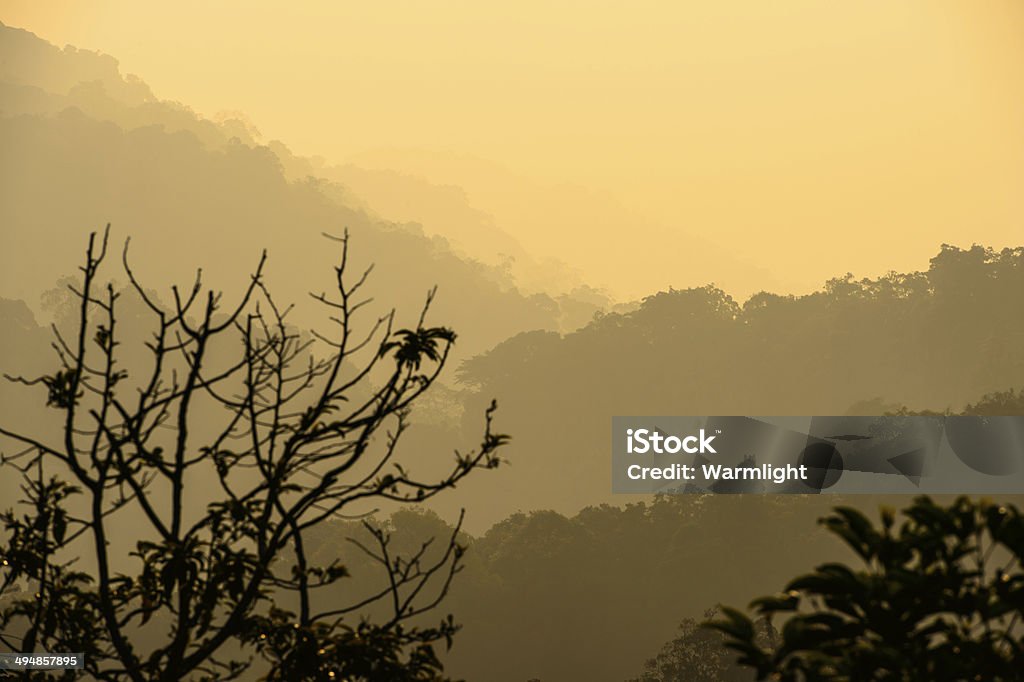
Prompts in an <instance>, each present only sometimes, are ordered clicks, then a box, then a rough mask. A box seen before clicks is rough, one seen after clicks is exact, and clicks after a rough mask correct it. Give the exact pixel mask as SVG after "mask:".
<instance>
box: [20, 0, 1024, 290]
mask: <svg viewBox="0 0 1024 682" xmlns="http://www.w3.org/2000/svg"><path fill="white" fill-rule="evenodd" d="M2 6H3V11H2V14H0V19H2V20H3V21H4V22H5V23H8V24H10V25H14V26H20V27H23V28H27V29H29V30H31V31H33V32H35V33H37V34H38V35H40V36H41V37H43V38H45V39H47V40H50V41H51V42H54V43H57V44H59V45H63V44H65V43H71V44H74V45H76V46H78V47H82V48H89V49H98V50H101V51H104V52H107V53H110V54H112V55H114V56H116V57H117V58H118V59H119V60H120V62H121V65H122V69H123V70H124V71H125V72H129V73H136V74H138V75H140V76H141V77H142V78H143V79H144V80H145V81H147V82H148V83H149V84H150V85H151V86H152V88H153V89H154V91H155V92H156V94H157V95H158V96H159V97H162V98H166V99H173V100H178V101H181V102H184V103H186V104H188V105H190V106H192V107H194V108H195V109H197V110H198V111H199V112H201V113H203V114H207V115H213V114H215V113H216V112H218V111H221V110H239V111H242V112H245V113H246V114H247V116H248V117H249V118H250V119H251V121H252V122H253V123H254V124H255V125H256V126H257V127H258V128H259V129H260V130H261V131H262V132H263V133H264V135H265V136H266V137H267V138H268V139H270V138H276V139H281V140H283V141H285V142H286V143H287V144H289V145H290V146H291V147H292V148H293V149H294V150H295V151H297V152H299V153H302V154H310V155H312V154H318V155H322V156H324V157H326V158H327V159H329V160H331V161H346V160H350V159H357V160H359V161H360V162H361V163H364V164H366V165H374V164H377V165H405V166H407V169H409V170H414V171H417V172H420V173H423V174H425V175H428V176H430V177H433V178H434V179H436V180H439V181H445V182H453V183H458V184H462V185H464V186H466V188H467V190H469V193H470V198H471V199H474V198H475V200H476V201H477V203H478V204H480V207H481V208H484V209H486V210H490V211H492V212H494V213H495V214H497V215H498V217H499V219H501V218H502V217H503V216H502V211H513V212H514V208H515V206H517V205H518V204H521V203H523V197H519V196H507V194H506V195H504V196H503V194H502V192H503V188H502V187H500V186H498V187H496V186H489V185H488V182H489V180H488V177H487V176H486V175H478V174H475V173H474V172H472V164H466V163H461V162H451V161H450V159H451V158H453V157H465V156H471V157H477V158H481V159H487V160H489V161H494V162H497V163H499V164H501V165H503V166H505V167H507V168H508V169H511V170H512V171H513V172H514V173H516V174H520V175H521V176H523V177H524V178H529V179H530V181H531V182H539V183H551V184H557V183H572V184H574V185H581V186H584V187H587V188H590V189H594V190H598V191H603V192H610V193H611V195H612V196H614V198H615V200H616V201H619V202H621V203H622V205H623V206H625V207H626V209H627V210H628V211H629V212H632V213H633V214H635V215H636V216H637V219H636V220H637V224H638V225H640V227H635V226H626V227H630V229H631V232H629V233H627V234H632V235H638V236H640V237H641V238H642V239H648V240H651V241H652V243H655V244H656V249H657V250H658V251H659V252H660V254H661V258H662V260H661V265H660V266H659V267H661V268H662V270H665V271H664V272H660V271H659V272H660V274H658V275H657V277H654V278H650V277H647V275H648V274H650V273H645V274H643V275H638V274H636V272H635V269H633V273H632V274H631V272H630V268H623V269H622V271H615V269H614V268H613V267H612V266H611V264H612V263H613V262H614V258H613V257H612V255H610V253H609V252H608V250H607V249H605V256H604V257H603V260H602V258H601V257H597V256H594V257H593V258H588V257H586V256H581V258H577V259H576V260H575V261H574V262H577V263H581V264H582V265H584V266H585V268H590V272H585V273H584V274H589V275H591V276H592V277H593V278H594V279H595V280H596V281H598V282H599V283H604V284H608V285H611V286H612V287H613V288H614V289H615V290H616V291H618V292H620V293H623V294H636V293H642V290H643V289H644V288H647V287H649V286H652V285H664V286H667V285H668V284H671V283H672V273H671V272H669V271H668V270H670V269H671V264H672V262H679V261H685V260H687V259H693V258H700V253H699V252H698V253H694V252H693V249H687V245H688V243H689V242H687V241H686V239H687V235H695V234H698V235H702V236H703V237H704V238H705V239H707V240H709V241H711V242H714V243H715V244H717V245H718V246H720V247H724V248H726V249H728V250H729V251H730V252H731V253H733V254H734V255H735V256H736V257H737V258H740V259H743V260H746V261H748V262H750V263H753V264H756V265H759V266H762V267H764V268H767V269H769V270H771V271H772V273H773V275H775V278H776V280H777V281H779V282H783V283H785V284H786V285H788V286H791V287H793V288H794V289H800V288H806V287H808V286H813V285H815V284H820V282H821V278H823V277H824V276H827V275H829V274H839V273H841V272H845V271H847V270H853V271H855V272H856V273H858V274H864V275H873V274H878V273H879V272H883V271H885V270H888V269H910V268H920V267H925V266H926V265H927V258H928V257H929V256H930V255H933V254H934V253H935V252H936V250H937V248H938V244H939V243H941V242H953V243H957V244H961V245H965V244H969V243H971V242H974V241H978V242H982V243H987V244H992V245H995V246H1003V245H1010V244H1020V243H1022V242H1024V2H1021V0H970V1H967V0H956V1H943V0H913V1H911V0H907V1H898V2H894V1H892V0H858V1H857V2H835V1H825V0H818V1H811V0H779V1H773V2H766V1H765V0H747V1H743V2H739V1H735V0H702V1H701V2H693V1H679V2H666V1H664V0H663V1H660V2H651V1H649V0H631V1H630V2H612V1H609V0H588V1H586V2H584V1H578V2H567V1H565V0H543V1H540V0H519V1H517V2H498V1H481V0H451V1H433V2H426V1H414V0H406V1H396V0H380V1H377V2H362V1H361V2H348V1H336V0H319V1H309V2H301V1H300V2H288V3H277V2H275V3H266V2H254V1H252V0H249V1H247V2H236V1H230V2H228V1H218V2H198V1H195V0H178V1H177V2H173V3H149V2H133V1H129V0H124V1H121V0H106V1H101V0H97V1H95V2H80V1H79V2H39V1H38V0H33V1H21V0H15V1H13V2H12V1H10V0H5V1H4V2H3V5H2ZM424 150H427V151H429V152H431V154H423V153H422V152H423V151H424ZM413 152H415V153H413ZM569 212H570V213H571V211H569ZM505 218H506V220H505V221H504V222H503V223H502V226H503V227H505V228H506V229H508V230H509V231H511V232H514V233H515V232H517V231H518V233H519V236H521V237H522V238H523V241H524V243H525V244H526V245H527V246H528V247H531V246H532V247H533V248H536V249H538V250H540V251H546V253H543V254H542V255H551V254H557V253H559V252H568V251H571V250H573V249H575V250H587V249H592V250H600V247H599V246H595V245H594V244H595V243H597V242H600V243H607V242H608V241H609V237H610V235H607V234H601V235H594V234H593V230H592V229H591V228H590V227H588V224H589V223H590V222H591V221H590V220H587V219H584V220H581V221H580V222H579V223H578V224H573V221H572V220H571V217H570V218H568V219H566V216H562V215H560V216H559V222H558V225H557V226H551V225H547V224H546V223H545V218H543V217H540V218H538V219H537V221H535V223H534V224H531V225H523V224H521V221H522V216H518V217H516V219H515V220H513V219H512V216H511V214H509V215H508V216H505ZM517 221H519V222H520V224H518V226H517V224H516V223H517ZM600 229H601V230H607V229H611V228H609V227H601V228H600ZM666 235H668V236H666ZM673 235H678V239H676V237H675V236H673ZM595 237H596V239H595ZM622 239H623V240H625V239H627V237H626V236H623V237H622ZM665 240H667V241H665ZM615 249H616V250H619V251H621V245H618V246H616V247H615ZM665 254H669V256H670V257H666V256H665ZM570 260H571V259H570ZM599 270H600V272H598V271H599ZM659 283H660V284H659ZM744 284H746V285H750V286H752V287H753V286H754V285H752V284H750V283H743V284H740V285H738V286H739V287H740V288H741V289H742V288H744Z"/></svg>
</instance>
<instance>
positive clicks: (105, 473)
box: [0, 226, 506, 682]
mask: <svg viewBox="0 0 1024 682" xmlns="http://www.w3.org/2000/svg"><path fill="white" fill-rule="evenodd" d="M334 239H336V240H337V241H339V242H340V251H341V255H340V262H339V264H338V265H337V267H336V268H335V273H334V274H335V277H334V282H333V284H334V287H335V288H334V291H333V292H332V294H331V295H325V294H318V295H315V296H314V298H316V299H317V300H318V301H319V302H320V303H321V304H323V305H324V306H326V307H327V308H328V309H329V310H330V311H331V320H332V321H333V331H332V333H330V334H321V333H318V332H312V333H311V334H301V333H299V332H298V331H297V330H296V329H294V328H292V327H290V326H289V325H288V324H286V317H287V315H288V311H289V310H290V308H288V309H283V308H281V307H279V306H278V305H277V304H276V303H275V302H274V300H273V298H272V297H271V295H270V293H269V291H268V290H267V288H266V286H265V284H264V279H263V270H264V264H265V262H266V254H264V255H263V257H262V258H261V260H260V263H259V266H258V267H257V269H256V271H255V273H254V274H253V275H252V277H251V281H250V282H249V283H248V286H247V289H246V290H245V292H244V295H242V296H241V300H240V302H239V303H238V304H237V305H236V306H234V307H233V308H230V309H226V310H225V309H224V308H222V304H221V296H220V295H219V294H214V293H213V292H211V291H208V292H207V293H205V294H203V293H202V292H203V289H202V287H201V282H200V276H199V275H197V277H196V282H195V284H194V286H193V287H192V289H191V290H190V291H188V292H182V291H179V290H178V289H177V288H174V289H172V293H173V305H169V306H164V305H163V304H161V303H160V302H159V301H158V300H157V297H156V296H154V295H153V294H152V293H150V292H148V291H147V290H146V289H145V288H144V287H143V286H142V285H141V284H140V282H139V280H138V279H137V278H136V275H135V273H134V272H133V270H132V269H131V267H130V265H129V261H128V243H127V242H126V243H125V248H124V256H123V262H124V271H125V274H126V275H127V278H128V280H129V282H130V286H128V287H127V288H125V289H124V290H121V291H119V290H117V289H116V288H115V287H114V286H113V285H112V284H101V283H100V282H99V281H98V271H99V269H100V266H101V264H102V262H103V261H104V258H105V257H106V255H107V247H108V241H109V226H108V229H107V230H106V231H105V232H104V233H103V235H102V236H97V235H96V234H93V235H92V236H91V237H90V240H89V247H88V252H87V257H86V261H85V265H84V266H83V267H82V268H81V270H82V279H81V283H80V285H79V286H77V287H74V288H73V291H74V294H75V295H76V296H77V299H78V304H77V308H78V315H77V317H78V325H77V330H76V336H75V337H74V338H68V337H67V335H66V334H61V333H60V332H59V331H58V330H57V329H56V328H55V330H54V331H55V334H56V341H55V343H54V348H55V349H56V351H57V354H58V357H59V360H60V368H59V369H58V370H57V371H56V372H55V373H53V374H50V375H46V376H41V377H33V378H23V377H17V378H13V379H14V380H15V381H19V382H21V383H23V384H26V385H28V386H37V385H38V386H43V387H45V388H46V390H47V405H48V406H50V407H52V408H53V409H54V410H57V411H58V412H59V415H60V423H61V426H60V428H59V431H60V433H59V437H47V436H45V435H43V436H40V435H34V434H30V433H25V432H23V431H22V430H19V429H17V428H13V427H9V426H7V425H4V426H2V427H0V434H3V435H4V436H6V437H7V439H8V444H10V443H11V442H17V443H18V444H19V445H18V447H17V452H14V453H13V454H8V456H6V457H5V458H4V460H3V464H4V466H5V467H6V468H7V470H8V471H13V469H11V467H16V468H17V469H18V470H20V471H21V475H22V476H23V478H24V484H23V486H22V490H23V499H21V500H19V501H18V502H17V503H16V504H15V506H14V508H12V509H11V510H9V511H7V512H6V513H4V514H3V516H2V520H3V522H4V524H5V531H6V532H5V537H4V540H3V544H2V545H0V552H2V555H0V559H2V563H3V566H2V569H0V570H2V573H0V630H2V631H3V632H2V633H0V641H2V642H3V643H4V644H5V645H6V646H7V647H9V648H10V649H11V650H14V651H69V652H70V651H75V652H85V654H86V664H87V670H88V672H89V673H90V674H91V675H93V676H94V677H96V678H98V679H105V680H123V679H128V680H134V681H139V682H141V681H142V680H178V679H182V678H192V677H195V678H203V679H232V678H236V677H238V676H239V675H240V674H241V673H242V672H243V671H245V670H247V669H248V668H249V667H250V666H251V665H252V664H253V660H254V658H255V656H254V652H258V654H259V656H260V657H261V658H262V659H264V660H265V662H266V663H265V664H264V665H265V666H266V667H268V668H269V671H270V672H269V678H270V679H280V680H299V679H325V680H327V679H351V680H355V679H373V680H382V679H388V680H432V679H438V678H439V676H440V674H441V665H440V663H439V661H438V659H437V657H436V655H435V653H434V645H435V644H437V643H438V642H441V641H447V643H448V644H450V642H451V637H452V635H453V634H454V633H455V631H456V630H457V626H456V625H455V624H454V622H453V621H452V619H451V617H450V616H449V617H447V618H446V619H444V620H442V621H441V623H440V624H439V625H437V626H435V627H422V626H417V625H414V624H411V623H410V619H412V618H414V617H416V616H418V615H420V614H422V613H424V612H425V611H427V610H429V609H431V608H433V607H435V606H436V605H437V604H438V603H439V602H440V601H441V600H442V599H443V597H444V596H445V594H446V593H447V591H448V588H449V586H450V584H451V580H452V577H453V576H454V574H455V573H456V572H457V571H458V570H459V568H460V566H461V559H462V552H463V548H462V547H461V546H460V545H459V543H458V542H457V538H456V536H457V533H458V525H456V528H455V532H453V534H452V535H451V537H449V538H448V539H447V546H446V547H444V548H443V551H441V552H437V551H434V550H432V551H431V552H430V553H428V552H427V545H424V546H423V548H422V549H421V550H420V551H419V552H416V553H414V554H413V555H412V556H406V557H401V556H396V555H395V552H394V551H393V550H392V548H391V546H390V537H389V535H388V534H387V533H386V532H385V531H383V530H380V529H379V528H378V527H376V526H372V525H370V524H367V528H368V529H369V530H370V532H371V537H372V538H373V540H374V542H373V544H372V545H367V544H364V543H355V546H357V547H358V548H359V550H360V551H362V552H365V553H366V555H367V556H369V557H371V558H372V560H373V561H374V562H376V564H379V566H380V568H381V569H382V570H383V571H384V573H385V575H386V580H385V581H384V583H385V584H386V587H385V588H383V589H382V590H381V591H379V592H377V593H374V594H362V595H357V596H356V597H354V598H353V599H352V601H351V603H347V604H337V603H327V604H325V603H321V602H322V600H318V599H317V598H316V594H317V590H318V588H320V587H323V586H325V585H329V584H332V583H334V582H336V581H338V580H340V579H342V578H343V577H344V576H345V575H346V572H345V569H344V567H343V566H342V565H341V564H340V563H337V562H335V563H331V564H329V565H314V564H313V562H311V561H310V559H309V557H308V556H307V554H306V552H305V550H304V544H303V543H304V537H305V536H306V535H307V534H308V533H309V532H310V530H311V529H314V528H315V527H317V526H318V524H321V523H323V522H325V521H327V520H329V519H332V518H334V517H337V516H341V515H343V514H344V515H346V516H348V515H351V514H352V513H354V510H355V511H357V512H358V511H362V510H365V509H367V508H368V506H372V505H373V503H374V502H378V503H387V502H393V503H399V504H401V503H408V502H419V501H423V500H426V499H428V498H430V497H432V496H434V495H436V494H438V493H440V492H441V491H443V490H446V489H448V488H451V487H453V486H454V485H455V484H456V483H458V482H459V481H460V480H462V479H463V478H465V477H466V476H467V475H469V474H470V473H471V472H472V471H474V470H476V469H478V468H482V467H483V468H493V467H496V466H497V465H498V464H499V461H500V460H499V458H498V455H497V451H498V449H499V447H500V446H501V445H502V444H503V443H504V442H505V440H506V436H504V435H500V434H497V433H494V432H492V430H491V418H492V413H493V410H494V404H493V403H492V405H491V408H490V409H489V410H488V411H487V414H486V420H485V428H484V434H483V439H482V443H481V444H480V446H479V447H478V448H477V449H475V450H473V451H471V452H470V453H469V454H460V453H458V452H456V455H455V461H454V463H453V464H452V465H451V466H450V467H447V466H446V467H445V469H444V470H443V471H441V472H439V473H437V475H436V476H435V477H432V478H429V479H428V478H419V477H417V476H414V475H413V474H412V473H411V471H410V470H409V469H408V468H405V467H403V466H402V465H401V464H400V463H399V462H398V457H397V450H398V443H399V439H400V436H401V435H402V433H403V432H404V431H405V429H406V426H407V423H408V422H407V417H408V414H409V410H410V408H411V406H412V405H413V403H414V402H415V401H416V399H417V398H418V397H420V396H421V395H423V393H424V391H426V390H427V389H428V388H429V387H430V386H431V384H432V383H433V382H434V381H435V380H436V379H437V377H438V375H439V373H440V372H441V370H442V368H443V367H444V365H445V362H446V359H447V358H448V353H449V350H450V349H451V347H452V344H453V343H454V341H455V334H454V333H453V332H452V331H451V330H449V329H446V328H443V327H429V326H427V325H426V322H425V318H426V313H427V309H428V308H429V307H430V303H431V300H432V298H433V292H431V293H430V294H429V295H428V297H427V303H426V305H425V306H424V309H423V313H422V314H421V315H420V317H419V322H418V324H417V325H416V327H415V328H411V329H400V330H397V331H395V330H393V324H394V312H392V313H391V314H389V315H386V316H384V317H381V318H379V319H377V320H376V321H375V322H374V323H373V324H372V325H370V326H369V328H368V330H367V333H366V334H364V335H362V336H359V337H357V336H356V330H355V328H354V325H353V319H354V316H355V315H356V313H357V312H358V311H359V310H360V309H361V308H362V307H363V306H364V304H365V303H367V302H368V301H367V300H357V297H358V296H360V295H361V289H362V287H363V285H364V284H365V282H366V280H367V276H368V275H369V272H370V271H369V270H367V271H366V272H364V273H362V275H361V276H359V277H357V278H354V279H350V278H349V276H348V273H347V271H346V268H347V265H348V246H349V241H348V235H347V233H346V235H345V237H344V238H340V239H339V238H334ZM125 294H130V295H132V296H137V297H138V298H139V299H141V302H142V304H144V309H146V310H147V311H148V312H147V315H150V314H151V316H152V319H153V320H154V326H153V327H152V331H153V334H152V337H151V338H150V339H149V340H148V341H146V343H145V348H146V351H145V353H144V356H145V357H146V361H147V363H148V364H149V367H148V368H146V369H145V371H142V369H141V368H139V369H136V368H135V366H134V365H135V364H137V363H122V362H121V353H120V352H119V349H120V348H121V347H122V345H123V344H124V343H126V342H125V339H126V338H127V337H128V334H126V333H125V332H123V331H122V326H123V325H121V324H119V311H120V307H119V300H120V299H121V297H122V296H123V295H125ZM130 331H132V332H133V333H136V332H135V331H134V330H130ZM321 349H326V351H322V350H321ZM318 353H320V355H319V356H318ZM129 364H131V365H132V366H131V367H129V366H128V365H129ZM9 378H10V377H9ZM200 491H201V492H200ZM125 519H130V521H131V522H132V523H134V524H136V525H135V526H133V529H134V528H135V527H137V526H138V524H142V525H143V526H144V528H145V530H144V531H142V532H141V533H140V534H136V533H135V532H134V530H133V532H132V533H131V535H132V537H131V538H126V537H123V535H125V533H123V532H120V531H119V528H125V527H127V526H126V525H125V523H126V521H125ZM460 523H461V519H460ZM119 524H120V525H119ZM119 545H122V546H123V550H122V549H119V547H118V546H119ZM79 563H81V564H91V565H90V566H86V567H80V566H79V565H78V564H79ZM378 603H384V604H387V605H388V613H389V616H388V617H387V618H386V619H384V620H383V622H369V621H367V620H365V619H364V618H362V617H361V616H360V614H361V613H363V612H364V611H365V609H366V608H367V607H369V606H371V605H373V604H378ZM16 635H17V636H16Z"/></svg>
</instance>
